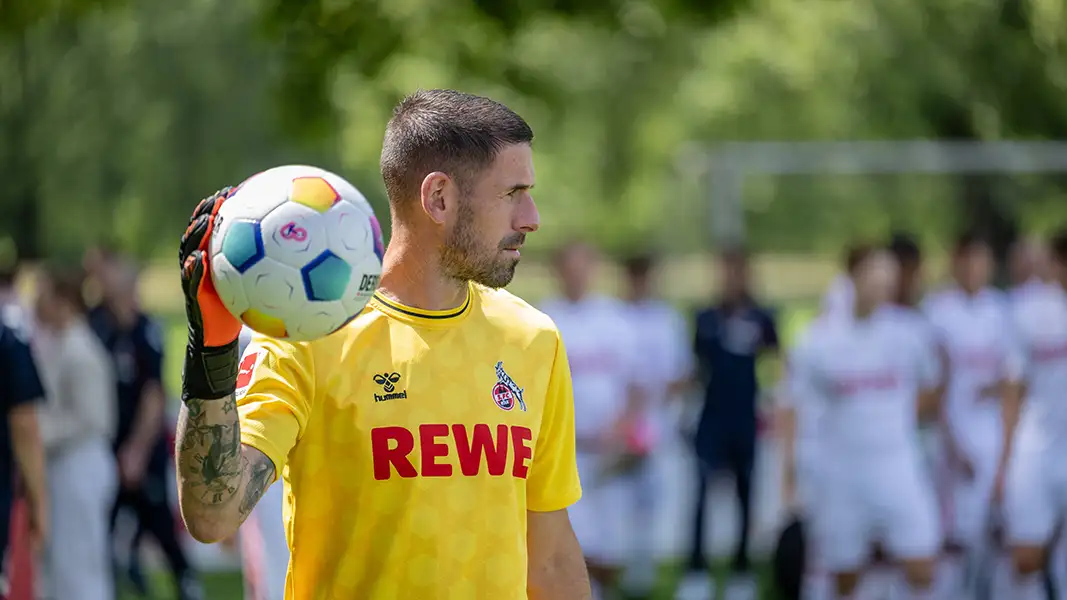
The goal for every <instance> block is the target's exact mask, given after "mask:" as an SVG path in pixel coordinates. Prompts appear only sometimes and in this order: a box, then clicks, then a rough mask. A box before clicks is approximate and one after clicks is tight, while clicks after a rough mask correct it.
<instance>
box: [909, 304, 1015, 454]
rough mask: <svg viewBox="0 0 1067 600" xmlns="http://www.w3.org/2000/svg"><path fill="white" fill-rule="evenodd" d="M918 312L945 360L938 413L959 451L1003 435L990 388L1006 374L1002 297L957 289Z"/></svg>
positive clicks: (1006, 331) (1007, 348)
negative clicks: (940, 411)
mask: <svg viewBox="0 0 1067 600" xmlns="http://www.w3.org/2000/svg"><path fill="white" fill-rule="evenodd" d="M923 310H924V312H925V314H926V316H927V318H928V319H929V321H930V324H931V325H932V326H933V328H934V332H935V334H936V336H937V340H938V342H939V343H940V345H941V348H943V350H944V351H945V353H946V354H947V356H948V362H949V372H948V373H947V374H946V376H947V378H948V379H947V382H946V383H947V386H946V390H945V400H944V402H945V404H944V407H945V408H944V414H945V417H946V421H947V425H948V427H949V428H950V430H951V431H952V434H953V438H954V439H955V440H957V441H958V442H959V443H961V444H964V446H965V450H967V449H974V450H976V451H977V450H978V449H979V448H978V447H980V446H986V445H989V444H990V442H996V441H997V440H999V438H1000V436H1001V435H1003V427H1002V424H1001V418H1000V412H1001V411H1000V408H1001V404H1000V398H999V397H998V396H997V395H996V394H995V393H993V392H994V390H995V389H996V384H997V383H999V382H1000V381H1001V380H1002V379H1004V378H1005V377H1006V376H1007V374H1008V371H1007V369H1008V363H1009V359H1010V353H1011V349H1012V346H1011V343H1010V342H1009V340H1010V339H1011V333H1010V331H1011V328H1010V326H1009V325H1008V322H1007V312H1006V310H1005V301H1004V297H1003V294H1001V293H1000V292H998V291H996V290H993V289H984V290H982V291H980V292H978V293H977V294H976V295H974V296H969V295H968V294H967V293H965V292H964V291H963V290H961V289H958V288H955V287H953V288H949V289H945V290H942V291H939V292H935V293H933V294H931V295H930V296H929V297H927V299H926V300H925V301H924V303H923Z"/></svg>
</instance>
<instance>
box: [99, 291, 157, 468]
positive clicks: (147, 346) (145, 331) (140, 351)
mask: <svg viewBox="0 0 1067 600" xmlns="http://www.w3.org/2000/svg"><path fill="white" fill-rule="evenodd" d="M89 325H90V326H91V327H92V328H93V331H95V332H96V335H97V336H99V337H100V341H101V342H103V344H104V348H106V349H107V351H108V354H110V355H111V361H112V365H113V367H114V369H115V380H116V382H117V386H118V402H119V406H118V427H117V429H116V435H115V447H116V448H118V447H120V446H122V444H123V443H124V442H125V441H126V440H127V439H128V438H129V436H130V433H131V432H132V430H133V422H134V419H136V418H137V412H138V410H139V409H140V407H141V398H142V396H143V394H144V390H145V388H146V387H147V386H149V385H161V384H162V380H163V339H162V333H161V331H160V328H159V325H158V324H156V322H155V321H153V320H152V319H150V318H149V317H148V316H147V315H144V314H140V313H139V314H138V315H137V317H136V319H134V321H133V322H132V323H131V324H130V325H126V326H123V325H120V324H119V323H118V321H116V319H115V318H114V316H113V315H112V314H111V312H110V311H109V310H108V309H107V308H104V307H97V308H95V309H93V310H92V311H90V313H89ZM160 427H161V428H162V427H163V424H162V423H160Z"/></svg>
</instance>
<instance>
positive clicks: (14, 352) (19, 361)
mask: <svg viewBox="0 0 1067 600" xmlns="http://www.w3.org/2000/svg"><path fill="white" fill-rule="evenodd" d="M43 397H44V388H43V387H42V386H41V378H40V377H39V376H38V374H37V366H36V365H35V364H34V362H33V355H32V354H30V346H29V338H28V335H27V331H26V328H25V325H24V323H23V322H22V321H21V310H20V309H19V308H17V307H3V306H0V406H2V408H3V418H2V419H0V523H2V526H3V528H2V529H0V535H3V539H2V540H0V548H2V547H3V546H5V545H6V543H7V522H8V518H9V515H10V510H11V497H12V487H13V480H14V474H15V457H14V453H13V451H12V447H11V428H10V424H9V422H8V415H9V414H10V412H11V410H12V409H14V408H16V407H18V406H21V405H24V404H27V403H30V402H36V401H37V400H40V399H42V398H43Z"/></svg>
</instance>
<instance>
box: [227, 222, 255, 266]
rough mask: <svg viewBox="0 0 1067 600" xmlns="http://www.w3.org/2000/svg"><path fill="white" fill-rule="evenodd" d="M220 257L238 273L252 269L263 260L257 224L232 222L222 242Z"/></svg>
mask: <svg viewBox="0 0 1067 600" xmlns="http://www.w3.org/2000/svg"><path fill="white" fill-rule="evenodd" d="M222 255H223V256H225V257H226V260H227V261H229V263H230V264H231V265H233V266H234V268H235V269H237V271H238V272H239V273H244V272H245V271H247V270H249V269H251V268H252V266H253V265H255V264H256V263H257V262H259V260H260V259H262V258H263V256H264V252H263V234H262V232H261V231H260V229H259V223H256V222H253V221H233V222H231V223H230V224H229V227H228V228H227V230H226V233H225V237H224V238H223V240H222Z"/></svg>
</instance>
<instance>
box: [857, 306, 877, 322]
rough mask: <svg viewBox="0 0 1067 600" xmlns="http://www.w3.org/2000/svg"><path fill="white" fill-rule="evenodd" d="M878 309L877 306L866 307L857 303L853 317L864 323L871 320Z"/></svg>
mask: <svg viewBox="0 0 1067 600" xmlns="http://www.w3.org/2000/svg"><path fill="white" fill-rule="evenodd" d="M877 309H878V307H877V306H865V305H861V304H859V303H857V304H856V308H855V309H854V310H853V311H852V316H853V317H855V318H856V320H857V321H864V320H866V319H868V318H870V316H871V315H873V314H874V311H875V310H877Z"/></svg>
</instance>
